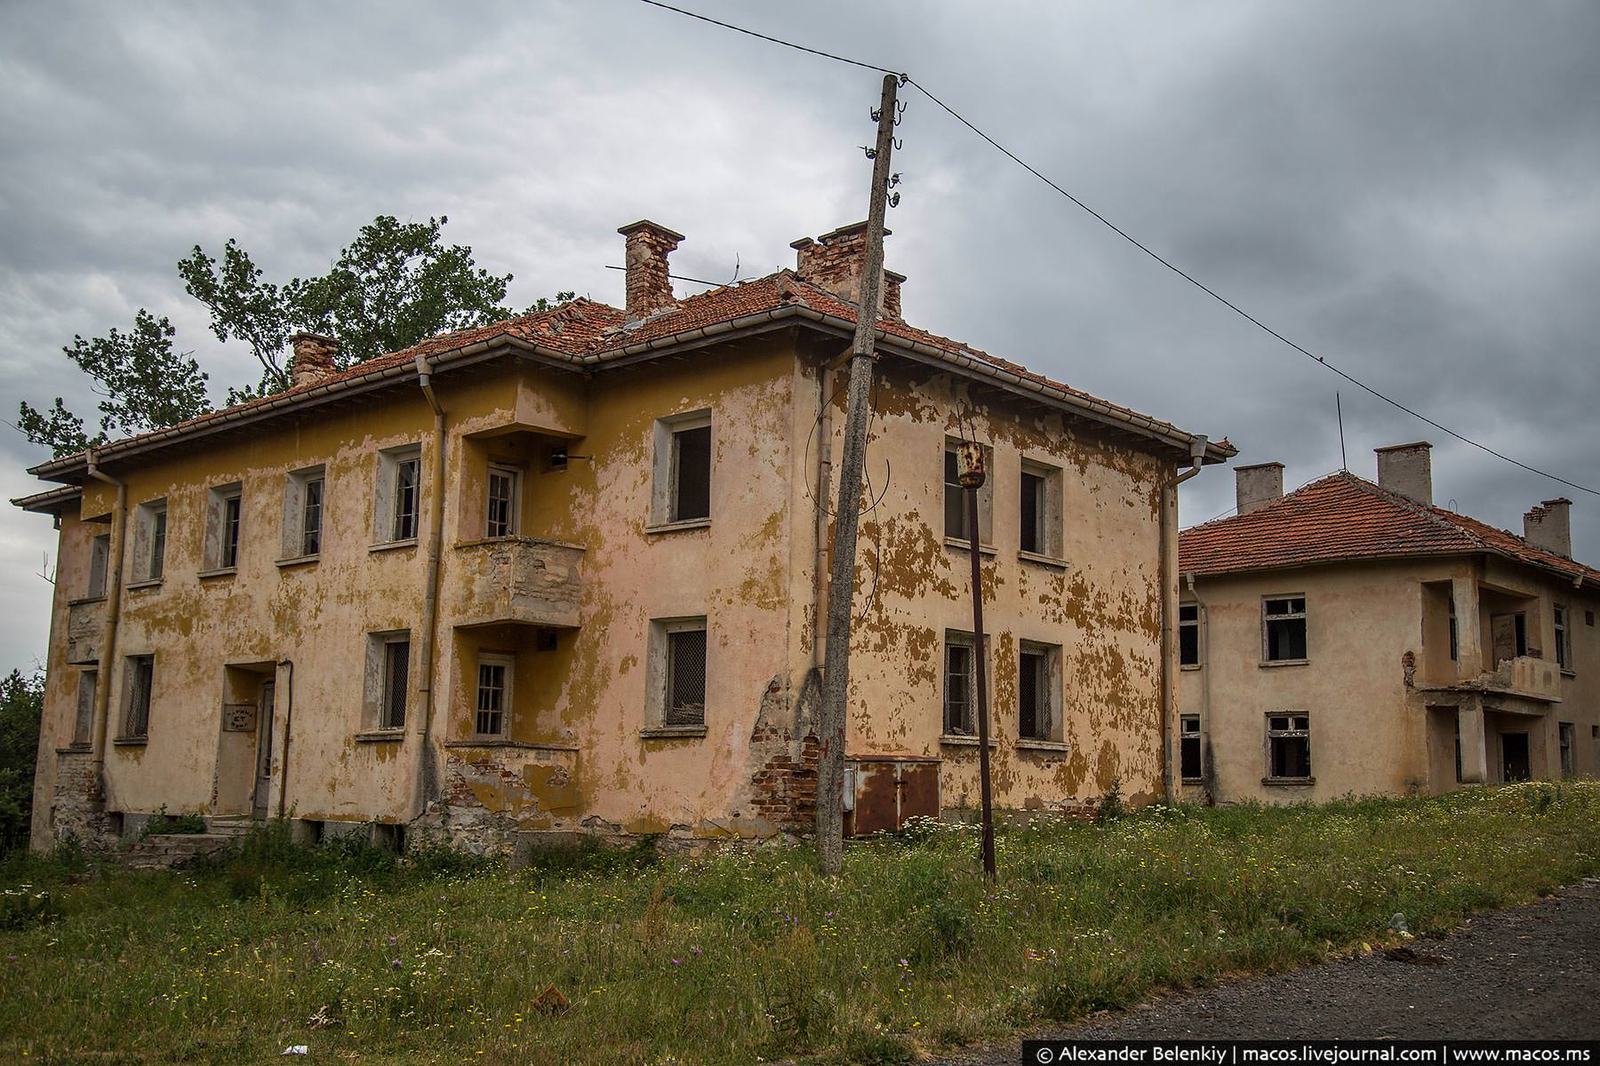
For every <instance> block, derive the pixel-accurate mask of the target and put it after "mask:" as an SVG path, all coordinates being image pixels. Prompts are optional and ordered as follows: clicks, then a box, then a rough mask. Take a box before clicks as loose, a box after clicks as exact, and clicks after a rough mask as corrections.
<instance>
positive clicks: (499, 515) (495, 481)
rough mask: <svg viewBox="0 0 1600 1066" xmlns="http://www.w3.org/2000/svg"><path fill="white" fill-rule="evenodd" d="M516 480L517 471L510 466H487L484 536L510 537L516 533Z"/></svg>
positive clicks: (517, 479) (517, 476)
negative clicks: (487, 484) (487, 481)
mask: <svg viewBox="0 0 1600 1066" xmlns="http://www.w3.org/2000/svg"><path fill="white" fill-rule="evenodd" d="M518 481H519V475H518V472H517V471H516V470H514V469H513V468H511V467H507V466H491V467H490V468H489V486H488V492H489V497H488V499H487V500H486V501H485V504H484V514H485V522H484V531H483V535H484V536H486V537H510V536H513V535H515V534H516V532H517V487H518V486H517V483H518Z"/></svg>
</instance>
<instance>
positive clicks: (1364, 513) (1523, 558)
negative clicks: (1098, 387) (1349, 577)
mask: <svg viewBox="0 0 1600 1066" xmlns="http://www.w3.org/2000/svg"><path fill="white" fill-rule="evenodd" d="M1482 553H1489V554H1494V555H1499V556H1503V557H1505V558H1508V559H1512V560H1515V561H1517V562H1521V563H1526V564H1528V565H1529V566H1536V567H1539V568H1541V569H1544V570H1549V571H1553V572H1555V573H1558V574H1561V575H1562V576H1563V577H1566V578H1568V579H1575V578H1582V579H1583V580H1584V581H1587V582H1590V583H1593V584H1597V585H1600V570H1594V569H1592V568H1590V567H1587V566H1584V565H1583V564H1582V563H1579V562H1575V561H1574V560H1572V559H1568V558H1567V557H1566V556H1564V555H1557V554H1556V553H1554V552H1550V551H1545V550H1544V549H1543V548H1536V547H1534V546H1533V545H1532V544H1529V543H1528V542H1527V541H1526V540H1524V539H1523V538H1521V537H1519V536H1517V535H1516V534H1515V533H1508V532H1506V531H1505V530H1503V529H1496V528H1494V527H1493V526H1490V525H1485V524H1484V523H1482V522H1479V521H1478V520H1477V519H1475V518H1468V517H1467V516H1466V515H1462V514H1457V513H1456V512H1454V511H1447V510H1445V509H1444V508H1443V507H1431V506H1427V505H1424V504H1420V503H1417V502H1416V501H1414V500H1411V499H1409V498H1407V497H1405V496H1401V495H1399V494H1398V493H1394V492H1390V491H1389V490H1387V489H1384V488H1380V487H1379V486H1377V485H1374V484H1373V483H1372V482H1370V481H1367V480H1366V479H1365V478H1359V477H1356V476H1355V475H1354V474H1350V473H1344V472H1341V473H1337V474H1330V475H1329V476H1327V477H1325V478H1320V479H1318V480H1316V481H1313V482H1311V483H1310V484H1309V485H1306V486H1304V487H1303V488H1300V489H1298V490H1296V491H1294V492H1291V493H1289V494H1288V495H1287V496H1284V497H1283V498H1282V499H1279V500H1274V501H1273V502H1272V503H1270V504H1267V505H1266V506H1265V507H1262V508H1260V509H1258V510H1255V511H1252V512H1250V513H1249V514H1246V515H1235V516H1234V517H1232V518H1221V519H1217V520H1216V521H1213V522H1206V523H1204V524H1203V525H1198V526H1192V527H1190V528H1189V529H1185V530H1184V531H1183V532H1182V533H1180V534H1179V536H1178V569H1179V571H1180V572H1181V573H1186V574H1188V573H1194V574H1232V573H1242V572H1245V571H1254V570H1280V569H1288V568H1291V567H1299V566H1315V565H1319V564H1326V563H1335V562H1343V561H1345V560H1354V559H1395V558H1408V557H1412V556H1430V555H1478V554H1482Z"/></svg>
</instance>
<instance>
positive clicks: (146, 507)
mask: <svg viewBox="0 0 1600 1066" xmlns="http://www.w3.org/2000/svg"><path fill="white" fill-rule="evenodd" d="M167 534H168V525H167V501H166V500H165V499H160V500H146V501H145V502H144V503H141V504H140V505H139V508H138V510H137V512H136V513H135V515H134V523H133V583H134V584H155V583H156V582H159V581H160V580H162V578H163V577H164V576H165V575H166V570H167V565H166V563H167Z"/></svg>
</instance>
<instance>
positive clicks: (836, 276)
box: [789, 222, 905, 320]
mask: <svg viewBox="0 0 1600 1066" xmlns="http://www.w3.org/2000/svg"><path fill="white" fill-rule="evenodd" d="M883 234H884V236H885V237H887V236H888V235H889V231H888V230H884V231H883ZM789 247H791V248H793V249H794V250H795V273H797V274H799V275H800V277H801V279H802V280H804V281H809V282H810V283H811V284H813V285H816V286H817V287H819V288H822V289H826V290H828V291H829V292H831V293H833V294H834V295H835V296H837V297H839V298H840V299H841V300H844V301H845V302H846V303H850V304H854V305H855V306H857V307H860V306H861V283H862V280H863V279H864V277H865V275H866V267H867V224H866V223H865V222H857V223H856V224H855V225H853V226H841V227H839V228H838V229H836V230H834V231H833V232H831V233H824V234H823V235H822V236H820V237H818V238H817V239H816V240H812V239H811V238H810V237H802V238H800V239H799V240H797V241H795V242H794V243H793V244H791V245H789ZM887 273H888V271H885V274H887ZM895 277H896V278H897V279H898V280H897V281H896V282H895V286H894V288H895V293H894V304H895V310H894V313H893V314H890V313H889V309H888V307H887V299H886V297H887V288H888V287H887V286H884V285H880V286H879V290H878V307H877V310H878V313H879V314H881V315H883V316H884V317H886V318H893V319H895V320H898V319H899V318H900V312H899V304H900V284H899V282H900V281H904V280H905V277H904V276H903V275H900V274H896V275H895Z"/></svg>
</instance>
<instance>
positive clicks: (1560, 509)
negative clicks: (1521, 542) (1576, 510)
mask: <svg viewBox="0 0 1600 1066" xmlns="http://www.w3.org/2000/svg"><path fill="white" fill-rule="evenodd" d="M1522 535H1523V537H1524V538H1525V539H1526V540H1527V542H1528V543H1529V544H1532V545H1533V546H1534V547H1536V548H1543V549H1544V550H1545V551H1548V552H1555V553H1556V554H1557V555H1565V556H1566V557H1567V558H1569V559H1570V558H1572V501H1571V500H1569V499H1567V498H1566V497H1565V496H1557V497H1556V498H1555V499H1553V500H1545V501H1544V502H1543V503H1541V504H1539V506H1537V507H1535V508H1534V509H1533V510H1531V511H1529V512H1528V513H1527V514H1525V515H1523V516H1522Z"/></svg>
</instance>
